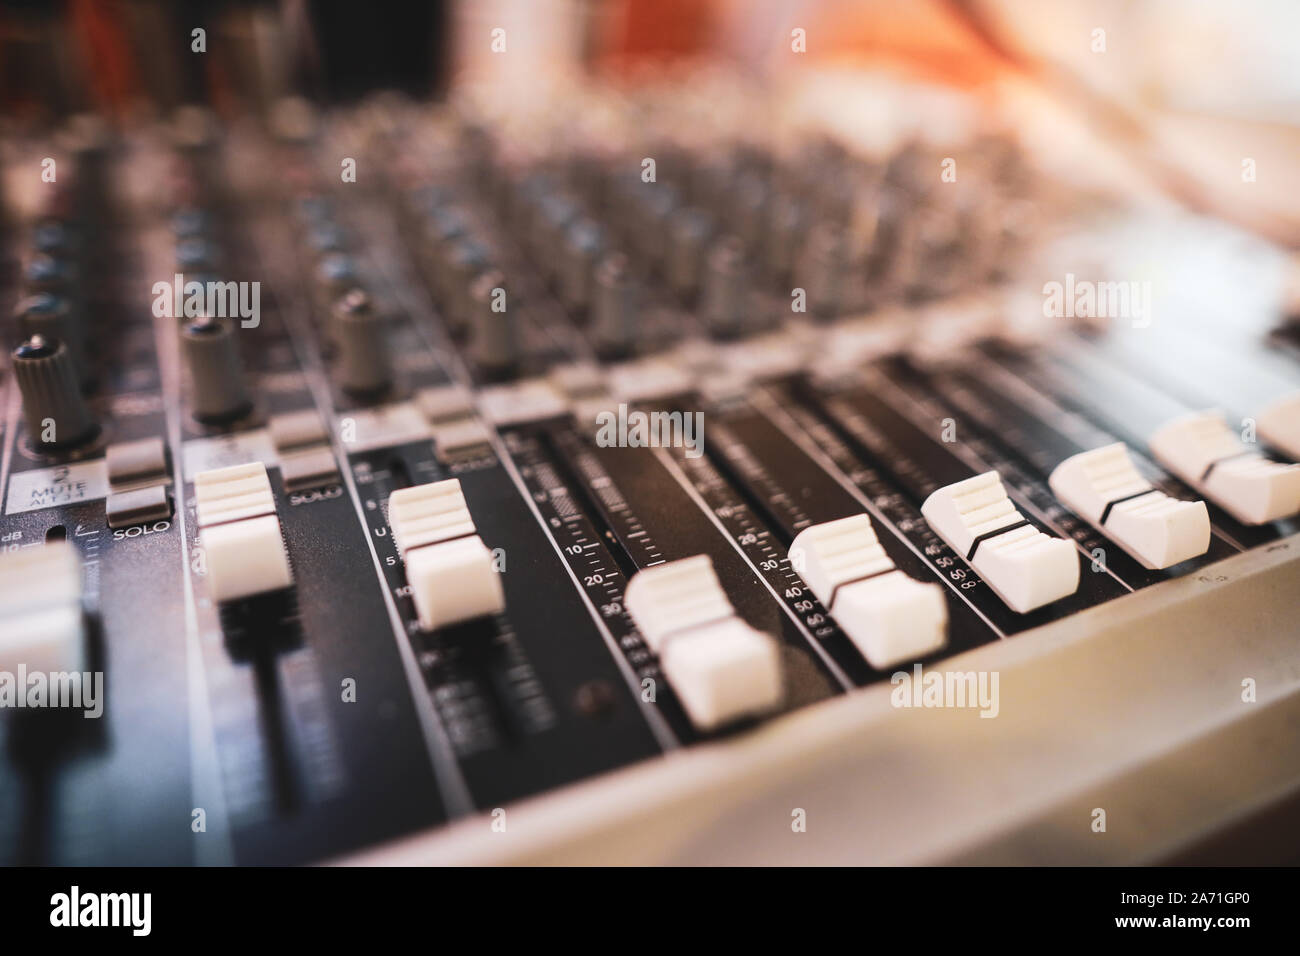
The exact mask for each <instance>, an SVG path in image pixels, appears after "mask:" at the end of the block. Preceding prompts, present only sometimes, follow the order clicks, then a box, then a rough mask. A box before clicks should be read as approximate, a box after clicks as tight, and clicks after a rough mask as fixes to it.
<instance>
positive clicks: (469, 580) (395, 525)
mask: <svg viewBox="0 0 1300 956" xmlns="http://www.w3.org/2000/svg"><path fill="white" fill-rule="evenodd" d="M388 523H389V525H390V526H391V527H392V529H393V541H394V543H395V544H396V545H397V550H398V551H399V552H400V553H401V555H402V561H403V563H404V564H405V565H406V581H407V583H408V584H409V585H410V586H411V598H412V599H413V600H414V601H415V610H416V613H417V614H419V616H420V626H421V627H422V628H424V629H425V630H427V631H432V630H437V629H438V628H440V627H446V626H448V625H450V624H459V623H460V622H462V621H469V620H473V619H474V618H476V617H484V616H486V615H489V614H500V613H501V612H502V611H503V610H505V606H506V599H505V592H504V590H503V589H502V587H501V577H500V575H499V574H497V571H496V569H495V568H494V567H493V564H492V552H490V551H489V550H488V548H487V545H485V544H484V543H483V539H482V538H480V537H479V536H478V529H477V528H476V527H475V525H474V518H473V517H472V516H471V515H470V513H469V505H468V504H466V502H465V494H464V492H462V491H461V487H460V479H458V478H448V479H447V480H446V481H434V482H430V483H429V484H427V485H416V486H415V487H413V488H402V489H401V490H399V491H394V492H393V493H392V494H391V495H389V496H388Z"/></svg>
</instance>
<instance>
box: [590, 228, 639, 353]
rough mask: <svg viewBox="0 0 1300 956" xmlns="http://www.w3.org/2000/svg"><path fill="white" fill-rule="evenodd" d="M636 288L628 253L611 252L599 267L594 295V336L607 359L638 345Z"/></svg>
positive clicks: (632, 349)
mask: <svg viewBox="0 0 1300 956" xmlns="http://www.w3.org/2000/svg"><path fill="white" fill-rule="evenodd" d="M637 305H638V302H637V289H636V284H635V280H634V279H633V277H632V274H631V269H630V268H629V265H628V259H627V256H625V255H624V254H623V253H621V252H612V253H610V254H609V255H607V256H605V258H604V259H602V260H601V261H600V265H598V266H597V267H596V282H595V289H594V292H593V295H592V324H591V337H592V340H593V341H594V342H595V345H596V350H597V351H598V352H599V353H600V355H601V356H602V357H604V358H617V357H620V356H623V355H626V354H628V353H630V352H632V351H634V350H635V348H636V343H637V326H638V320H639V315H638V311H637Z"/></svg>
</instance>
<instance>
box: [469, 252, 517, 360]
mask: <svg viewBox="0 0 1300 956" xmlns="http://www.w3.org/2000/svg"><path fill="white" fill-rule="evenodd" d="M505 282H506V277H505V276H504V275H502V273H501V271H500V270H498V269H489V270H488V271H486V272H484V273H483V274H482V275H479V276H478V277H477V278H475V279H474V281H473V282H472V283H470V287H469V292H468V297H467V301H468V307H469V321H470V348H471V351H472V354H473V356H474V362H475V364H477V365H478V367H479V368H480V369H482V370H483V372H484V374H485V375H486V376H487V377H488V378H491V379H501V378H508V377H509V376H510V375H511V374H512V373H513V372H514V370H515V368H516V367H517V365H518V363H519V358H520V354H521V352H522V347H521V344H520V341H519V317H518V310H519V306H518V304H517V303H516V302H513V301H511V300H510V299H509V298H508V296H507V292H506V287H505Z"/></svg>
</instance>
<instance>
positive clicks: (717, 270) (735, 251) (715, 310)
mask: <svg viewBox="0 0 1300 956" xmlns="http://www.w3.org/2000/svg"><path fill="white" fill-rule="evenodd" d="M749 287H750V275H749V261H748V258H747V256H746V255H745V245H744V243H743V242H742V241H741V239H740V237H739V236H726V237H724V238H722V239H720V240H719V241H718V243H717V244H716V245H715V246H714V248H713V250H712V251H711V252H710V253H709V259H708V265H707V268H706V269H705V275H704V292H703V303H702V312H703V314H704V321H705V323H706V324H707V325H708V327H709V331H710V332H712V333H713V334H714V335H715V336H717V337H718V338H723V339H727V338H735V337H736V336H739V335H741V334H742V333H743V332H745V331H746V326H747V325H749V324H750V323H749V311H750V308H749Z"/></svg>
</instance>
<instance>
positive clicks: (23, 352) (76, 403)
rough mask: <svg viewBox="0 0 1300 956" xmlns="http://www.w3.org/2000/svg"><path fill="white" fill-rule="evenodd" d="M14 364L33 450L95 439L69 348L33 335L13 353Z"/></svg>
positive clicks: (88, 411)
mask: <svg viewBox="0 0 1300 956" xmlns="http://www.w3.org/2000/svg"><path fill="white" fill-rule="evenodd" d="M13 364H14V378H16V379H17V380H18V388H19V391H21V392H22V396H23V416H24V418H25V419H26V421H27V431H28V434H29V435H30V436H31V441H32V444H33V445H34V446H36V447H38V448H41V447H48V448H55V447H58V448H65V447H69V446H72V445H77V444H80V443H82V442H84V441H86V440H88V439H90V438H93V437H94V436H95V434H96V432H97V431H98V427H97V426H96V425H95V422H94V419H92V418H91V417H90V410H89V409H88V408H87V407H86V402H85V400H84V399H83V398H82V397H81V388H80V385H79V383H78V382H77V373H76V370H75V368H74V366H73V363H72V354H71V353H70V352H69V351H68V347H67V346H66V345H64V344H63V343H62V342H59V341H56V340H54V339H49V338H46V337H45V336H43V335H34V336H32V337H31V338H30V339H28V340H27V341H26V342H24V343H23V344H22V345H20V346H18V348H16V349H15V350H14V353H13Z"/></svg>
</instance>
